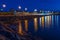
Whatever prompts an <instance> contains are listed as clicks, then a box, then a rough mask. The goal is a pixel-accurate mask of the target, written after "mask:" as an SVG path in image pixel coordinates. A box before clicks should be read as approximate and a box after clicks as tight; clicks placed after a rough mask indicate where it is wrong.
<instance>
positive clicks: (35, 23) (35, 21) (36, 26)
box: [34, 18, 38, 31]
mask: <svg viewBox="0 0 60 40" xmlns="http://www.w3.org/2000/svg"><path fill="white" fill-rule="evenodd" d="M37 21H38V20H37V18H34V28H35V31H37V29H38V22H37Z"/></svg>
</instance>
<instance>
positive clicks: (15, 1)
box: [0, 0, 60, 11]
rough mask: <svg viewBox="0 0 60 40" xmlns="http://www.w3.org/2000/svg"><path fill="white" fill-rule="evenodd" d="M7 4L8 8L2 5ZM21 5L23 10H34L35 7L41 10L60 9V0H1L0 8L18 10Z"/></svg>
mask: <svg viewBox="0 0 60 40" xmlns="http://www.w3.org/2000/svg"><path fill="white" fill-rule="evenodd" d="M3 4H6V8H3V7H2V5H3ZM19 5H20V6H21V7H22V8H21V10H24V8H28V11H33V10H34V9H37V10H38V11H39V10H54V11H57V10H58V11H60V0H0V9H4V11H8V10H9V9H11V8H14V9H15V10H18V6H19Z"/></svg>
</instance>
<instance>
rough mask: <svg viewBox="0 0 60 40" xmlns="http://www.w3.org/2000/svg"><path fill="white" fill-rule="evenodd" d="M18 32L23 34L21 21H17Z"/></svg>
mask: <svg viewBox="0 0 60 40" xmlns="http://www.w3.org/2000/svg"><path fill="white" fill-rule="evenodd" d="M19 34H21V35H23V30H22V25H21V21H19Z"/></svg>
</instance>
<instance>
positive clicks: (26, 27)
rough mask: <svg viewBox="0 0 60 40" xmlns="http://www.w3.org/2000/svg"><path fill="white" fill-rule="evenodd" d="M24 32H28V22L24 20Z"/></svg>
mask: <svg viewBox="0 0 60 40" xmlns="http://www.w3.org/2000/svg"><path fill="white" fill-rule="evenodd" d="M25 30H26V31H28V20H25Z"/></svg>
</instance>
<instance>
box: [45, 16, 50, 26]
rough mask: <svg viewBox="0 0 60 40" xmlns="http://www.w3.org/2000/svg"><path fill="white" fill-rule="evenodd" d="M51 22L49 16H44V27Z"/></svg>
mask: <svg viewBox="0 0 60 40" xmlns="http://www.w3.org/2000/svg"><path fill="white" fill-rule="evenodd" d="M50 24H51V16H45V27H49V26H50Z"/></svg>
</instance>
